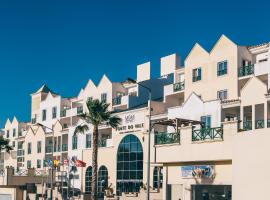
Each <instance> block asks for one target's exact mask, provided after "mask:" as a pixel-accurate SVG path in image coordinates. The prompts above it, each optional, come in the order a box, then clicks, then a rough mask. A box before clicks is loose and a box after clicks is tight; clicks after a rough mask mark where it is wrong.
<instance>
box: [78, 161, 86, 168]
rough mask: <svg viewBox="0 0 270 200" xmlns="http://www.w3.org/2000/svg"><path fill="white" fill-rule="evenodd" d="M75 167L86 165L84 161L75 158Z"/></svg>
mask: <svg viewBox="0 0 270 200" xmlns="http://www.w3.org/2000/svg"><path fill="white" fill-rule="evenodd" d="M76 167H86V163H85V162H83V161H81V160H76Z"/></svg>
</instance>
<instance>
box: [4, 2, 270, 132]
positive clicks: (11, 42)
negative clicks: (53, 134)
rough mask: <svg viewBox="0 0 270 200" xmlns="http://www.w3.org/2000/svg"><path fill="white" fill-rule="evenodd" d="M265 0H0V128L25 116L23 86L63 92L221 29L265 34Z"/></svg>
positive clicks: (253, 38) (185, 47) (252, 39)
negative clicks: (15, 117)
mask: <svg viewBox="0 0 270 200" xmlns="http://www.w3.org/2000/svg"><path fill="white" fill-rule="evenodd" d="M269 6H270V3H269V1H266V0H265V1H261V0H257V1H255V2H254V1H248V0H245V1H240V0H239V1H235V0H234V1H231V0H227V1H207V0H206V1H194V0H190V1H188V0H187V1H180V0H179V1H176V0H175V1H174V0H164V1H161V0H153V1H150V0H149V1H147V0H136V1H135V0H113V1H112V0H111V1H109V0H107V1H104V0H97V1H95V0H91V1H90V0H88V1H79V0H78V1H74V0H72V1H69V0H64V1H61V0H40V1H36V0H33V1H28V0H24V1H21V0H20V1H13V0H1V1H0V70H1V71H0V91H1V98H0V102H1V103H0V127H2V126H3V125H4V122H5V120H6V118H7V117H10V118H12V117H13V116H14V115H16V116H17V117H18V119H19V120H29V119H30V93H32V92H34V91H36V90H37V89H38V88H39V87H40V86H41V85H42V84H43V83H46V84H47V85H48V86H49V87H50V88H51V89H52V90H54V91H55V92H57V93H60V94H62V95H63V96H75V95H77V94H78V92H79V90H80V88H81V87H83V86H84V85H85V84H86V82H87V80H88V79H89V78H91V79H93V80H94V81H95V82H98V81H99V79H100V78H101V76H102V74H104V73H106V74H107V75H108V76H109V78H110V79H111V80H113V81H122V80H124V79H125V78H126V77H127V76H131V77H134V78H135V76H136V75H135V73H136V65H137V64H141V63H143V62H146V61H151V62H152V72H153V75H154V76H158V74H159V71H160V70H159V59H160V57H162V56H165V55H168V54H171V53H174V52H178V53H179V54H180V55H181V56H182V57H183V58H185V56H186V55H187V54H188V52H189V51H190V50H191V48H192V46H193V45H194V44H195V43H196V42H199V43H200V44H201V45H202V46H203V47H205V48H206V49H207V50H209V49H211V48H212V46H213V45H214V43H215V42H216V40H217V39H218V38H219V37H220V35H221V34H222V33H224V34H225V35H227V36H228V37H229V38H231V39H232V40H233V41H235V42H236V43H238V44H241V45H252V44H258V43H262V42H266V41H270V28H269Z"/></svg>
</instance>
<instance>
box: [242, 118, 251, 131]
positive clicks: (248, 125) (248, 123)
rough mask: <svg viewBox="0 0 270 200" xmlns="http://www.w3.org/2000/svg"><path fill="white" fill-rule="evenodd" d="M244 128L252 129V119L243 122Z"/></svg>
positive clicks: (246, 129)
mask: <svg viewBox="0 0 270 200" xmlns="http://www.w3.org/2000/svg"><path fill="white" fill-rule="evenodd" d="M243 129H244V130H245V131H249V130H252V121H251V120H247V121H244V122H243Z"/></svg>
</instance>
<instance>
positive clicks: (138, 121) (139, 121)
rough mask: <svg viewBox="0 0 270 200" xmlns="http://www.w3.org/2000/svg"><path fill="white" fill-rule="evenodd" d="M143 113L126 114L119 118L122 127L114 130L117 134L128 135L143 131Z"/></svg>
mask: <svg viewBox="0 0 270 200" xmlns="http://www.w3.org/2000/svg"><path fill="white" fill-rule="evenodd" d="M141 114H143V113H136V114H128V115H124V116H119V117H121V118H122V125H120V126H118V127H117V128H116V130H117V131H118V132H119V133H129V132H137V131H141V130H142V129H143V126H144V123H143V120H144V117H143V115H142V116H140V115H141Z"/></svg>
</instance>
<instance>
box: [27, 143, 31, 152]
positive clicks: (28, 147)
mask: <svg viewBox="0 0 270 200" xmlns="http://www.w3.org/2000/svg"><path fill="white" fill-rule="evenodd" d="M27 153H28V154H31V153H32V144H31V142H28V144H27Z"/></svg>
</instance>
